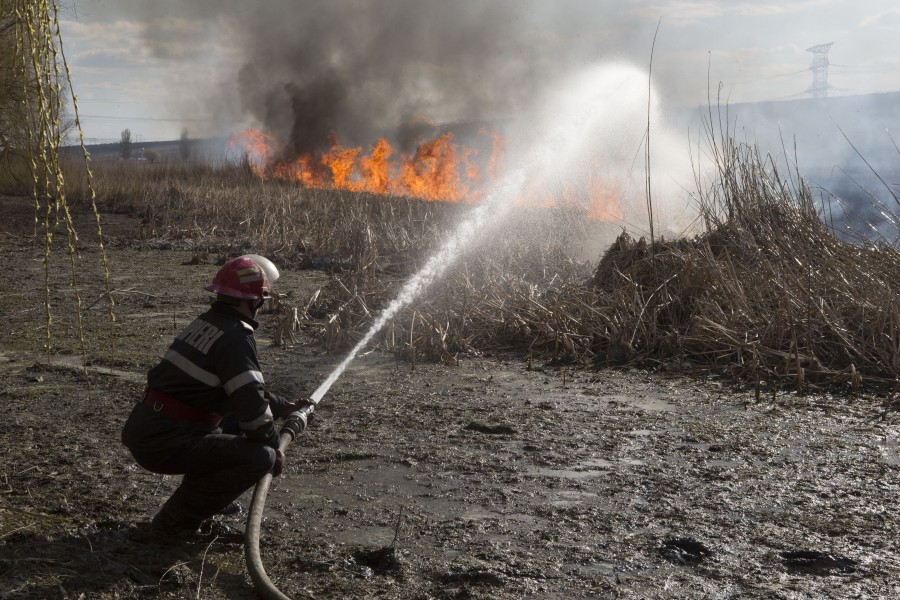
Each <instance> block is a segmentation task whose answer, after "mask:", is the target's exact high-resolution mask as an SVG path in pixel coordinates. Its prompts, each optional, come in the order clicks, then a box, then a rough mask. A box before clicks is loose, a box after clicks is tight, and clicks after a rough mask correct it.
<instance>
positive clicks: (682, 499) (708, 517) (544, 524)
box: [0, 198, 900, 599]
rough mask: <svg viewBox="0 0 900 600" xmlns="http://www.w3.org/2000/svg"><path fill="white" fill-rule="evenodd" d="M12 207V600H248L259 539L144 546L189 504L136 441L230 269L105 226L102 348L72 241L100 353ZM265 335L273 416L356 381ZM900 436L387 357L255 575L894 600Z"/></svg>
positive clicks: (366, 374)
mask: <svg viewBox="0 0 900 600" xmlns="http://www.w3.org/2000/svg"><path fill="white" fill-rule="evenodd" d="M0 206H2V211H3V212H2V214H3V216H4V218H3V219H0V245H2V252H3V256H4V257H5V263H6V273H5V277H4V279H3V282H4V283H3V293H2V294H0V306H2V313H3V314H4V315H5V317H6V318H5V322H4V331H3V335H2V339H3V347H2V350H0V399H2V405H3V409H4V416H3V419H0V456H2V459H0V465H2V466H0V598H3V599H6V598H9V599H12V598H42V599H43V598H85V599H88V598H102V599H111V598H205V599H218V598H223V599H224V598H229V599H231V598H255V597H256V594H255V592H254V590H253V587H252V584H251V582H250V579H249V576H248V574H247V568H246V565H245V562H244V556H243V551H242V548H241V545H240V543H239V542H238V543H236V542H235V537H236V536H235V534H240V532H242V531H243V526H244V516H243V515H230V516H221V517H217V518H216V520H215V522H214V523H211V524H210V525H209V527H208V529H207V531H206V533H207V535H206V536H205V537H204V538H203V539H202V540H201V541H199V542H197V543H192V544H187V545H183V546H176V547H169V546H161V545H158V544H153V543H149V542H147V541H146V538H142V536H141V532H142V528H143V526H144V525H145V524H146V522H147V520H148V519H149V518H150V517H151V516H152V514H153V512H154V511H155V509H156V508H157V507H158V506H159V505H160V504H161V502H163V501H164V499H165V498H166V497H167V496H168V494H169V493H170V492H171V491H172V489H174V487H175V486H176V485H177V478H176V477H167V476H161V475H155V474H152V473H148V472H145V471H143V470H142V469H141V468H139V467H137V466H136V465H135V464H134V463H133V461H132V460H131V458H130V456H129V455H128V453H127V451H125V449H124V448H123V447H122V446H121V444H120V442H119V430H120V428H121V425H122V423H123V422H124V420H125V418H126V416H127V414H128V411H129V410H130V408H131V406H132V404H133V403H134V402H136V401H137V400H138V398H139V396H140V393H141V390H142V387H143V377H144V373H145V372H146V370H147V369H148V368H149V367H151V366H152V365H153V364H154V363H155V362H156V361H157V360H158V358H159V356H160V355H161V354H162V352H163V351H164V349H165V348H166V346H167V345H168V344H169V342H170V341H171V337H172V336H173V335H174V333H175V332H176V331H177V330H179V329H180V328H181V327H183V326H184V325H185V324H187V323H188V322H189V321H190V320H191V319H193V317H194V316H195V315H196V314H198V313H199V312H200V311H201V310H202V309H203V307H204V305H205V302H206V294H205V292H203V290H202V287H203V285H204V284H205V283H206V282H207V281H208V279H209V278H210V277H211V276H212V274H213V273H214V272H215V270H216V265H215V262H216V256H215V255H214V254H213V255H210V256H209V257H207V258H205V259H202V260H198V259H197V253H196V252H195V251H194V250H193V249H192V248H191V247H190V244H189V243H187V242H185V243H182V244H180V245H162V244H153V243H150V242H142V243H137V242H134V239H135V238H136V237H137V235H136V232H137V231H138V229H139V226H140V225H139V221H138V220H137V219H133V218H129V217H126V216H121V215H118V216H117V215H104V231H105V234H106V236H107V239H108V241H109V244H108V248H107V256H108V259H109V269H110V274H111V275H110V283H109V286H110V289H111V290H112V296H113V298H114V299H115V301H116V307H115V316H116V318H115V321H111V320H110V318H109V311H108V308H107V304H106V300H105V296H104V289H105V287H104V286H105V284H104V280H103V277H102V273H103V267H102V266H101V264H100V260H99V256H100V254H99V252H98V250H97V249H96V247H95V246H96V244H92V243H91V239H92V238H91V227H92V225H91V223H90V218H89V215H77V218H78V219H79V220H80V223H79V226H80V229H81V242H80V244H79V255H78V258H77V259H76V264H77V269H78V274H79V295H80V298H81V303H82V306H83V307H84V310H83V314H84V322H83V329H84V337H85V340H86V342H85V347H84V351H83V350H82V347H81V343H80V341H79V337H80V336H79V335H78V334H77V323H76V321H75V320H74V318H73V313H74V310H73V309H72V306H73V292H72V288H71V286H70V280H71V269H70V266H69V262H68V261H69V259H68V257H67V255H66V253H65V251H64V246H63V240H62V236H58V237H57V239H56V241H55V242H54V248H53V253H52V254H51V260H50V265H51V268H50V274H49V281H48V282H45V278H44V277H45V276H44V271H43V269H42V258H43V255H44V250H43V247H42V243H43V239H42V238H41V239H40V241H39V243H37V244H35V243H34V240H33V237H32V231H33V209H32V206H31V205H30V204H29V201H27V200H24V199H10V198H5V199H2V201H0ZM328 278H329V276H328V275H326V274H324V273H322V272H320V271H312V270H302V269H299V268H286V269H284V270H283V276H282V279H281V280H280V281H279V289H280V290H281V291H286V292H287V291H289V292H291V293H293V294H295V295H296V297H298V298H304V297H307V296H308V295H309V294H311V293H312V292H313V291H315V290H316V289H318V288H319V287H321V285H322V284H323V283H324V282H326V281H327V280H328ZM47 293H49V297H50V300H51V306H52V307H53V322H52V338H51V339H52V346H51V350H50V355H49V360H48V355H47V353H46V352H45V351H44V350H43V347H44V344H45V341H46V337H47V333H46V323H47V317H46V314H45V311H44V308H43V300H44V297H45V294H47ZM261 321H262V327H261V331H260V332H259V335H258V338H259V340H258V341H259V346H260V351H261V360H262V363H263V370H264V372H265V374H266V379H267V381H268V382H269V384H270V386H271V387H272V389H273V390H274V391H276V392H279V393H285V394H291V395H301V394H309V393H311V392H312V391H313V390H314V389H315V388H316V387H317V386H318V384H319V383H320V382H321V381H322V380H324V378H325V377H326V376H327V375H328V373H329V372H330V370H331V368H332V367H333V366H334V365H335V364H336V363H337V362H339V361H340V359H341V358H343V355H342V354H340V353H327V352H326V351H325V350H324V349H323V347H322V345H321V343H320V341H319V339H318V338H317V337H316V335H315V334H316V327H315V326H310V327H307V328H305V329H303V330H301V331H300V332H299V333H298V334H297V335H296V338H295V339H294V340H293V343H292V344H290V345H285V346H281V347H276V346H275V345H274V344H273V325H272V319H271V316H270V315H266V314H264V315H262V319H261ZM83 352H84V353H85V354H86V356H87V363H88V364H87V366H83V365H82V360H81V358H80V356H81V355H82V353H83ZM898 422H900V415H897V414H896V412H895V411H893V410H892V409H891V407H890V406H887V407H885V405H884V398H881V397H875V396H868V395H855V396H848V395H828V394H824V393H823V394H805V395H801V394H797V393H795V392H792V391H790V390H780V391H776V392H775V393H770V394H764V395H763V396H762V397H761V398H759V399H758V400H757V398H756V397H755V394H754V390H752V389H751V390H747V391H741V390H736V389H734V388H733V387H732V386H730V385H729V384H727V383H722V382H718V381H715V380H705V379H697V378H689V377H686V376H683V375H678V374H673V373H662V372H652V371H647V370H638V369H629V368H619V369H587V368H572V367H568V366H561V365H553V364H544V363H538V362H531V363H529V361H528V360H527V359H526V357H522V356H517V355H503V354H495V355H491V356H481V357H468V358H463V359H460V360H459V362H458V363H457V364H453V365H446V364H429V363H422V362H417V363H415V364H412V363H410V362H405V361H402V360H399V359H398V358H396V357H395V356H394V355H393V354H389V353H386V352H384V351H383V350H382V349H379V348H374V349H368V350H367V351H366V352H364V353H363V355H362V356H361V357H359V358H358V359H357V360H355V361H354V362H353V363H352V364H351V365H350V368H349V369H348V370H347V372H346V373H344V375H343V376H342V377H341V378H340V379H339V380H338V381H337V383H336V384H335V385H334V387H333V388H332V389H331V391H330V392H329V393H328V394H327V395H326V397H325V400H324V401H323V403H322V405H321V406H320V410H319V411H318V414H317V418H316V419H315V420H314V421H313V423H312V425H311V426H310V428H309V429H308V430H307V432H306V433H305V434H304V435H303V436H302V437H300V438H298V439H297V440H296V441H295V442H294V443H293V444H292V445H291V447H290V448H289V449H288V466H287V467H286V470H285V473H284V474H283V475H282V476H281V477H279V478H278V479H276V480H275V482H274V483H273V486H272V489H271V490H270V493H269V498H268V502H267V504H266V512H265V518H264V521H263V528H262V535H261V538H262V543H261V548H262V556H263V561H264V565H265V568H266V571H267V573H268V575H269V577H270V578H271V579H272V581H273V582H274V583H275V584H276V585H277V586H278V588H279V589H280V590H281V591H282V592H283V593H285V594H286V595H288V596H289V597H291V598H330V597H345V598H376V597H377V598H423V599H424V598H522V597H534V598H688V599H690V598H836V599H837V598H841V599H843V598H851V597H855V598H892V597H898V596H900V583H898V582H900V577H898V576H900V560H898V554H897V543H898V542H897V540H898V539H900V518H898V517H900V515H898V508H897V501H898V492H900V484H898V478H897V475H898V467H900V435H898ZM241 501H242V503H243V505H244V507H245V508H246V507H247V506H248V505H249V502H250V499H249V494H247V495H246V496H245V497H243V498H242V499H241Z"/></svg>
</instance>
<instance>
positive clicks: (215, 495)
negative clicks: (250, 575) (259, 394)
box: [122, 405, 275, 530]
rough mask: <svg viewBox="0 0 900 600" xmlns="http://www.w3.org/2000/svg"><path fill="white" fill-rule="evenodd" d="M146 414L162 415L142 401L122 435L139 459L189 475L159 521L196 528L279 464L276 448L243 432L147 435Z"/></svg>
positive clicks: (168, 472)
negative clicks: (144, 406) (142, 422)
mask: <svg viewBox="0 0 900 600" xmlns="http://www.w3.org/2000/svg"><path fill="white" fill-rule="evenodd" d="M151 410H152V409H151ZM141 414H143V415H146V417H148V418H149V419H152V420H154V421H157V419H158V417H157V416H156V415H148V414H147V413H146V411H145V410H143V408H142V407H141V405H138V407H136V410H135V411H134V412H133V413H132V415H131V417H129V419H128V422H127V423H126V425H125V428H124V429H123V432H122V433H123V435H122V441H123V442H124V443H125V445H126V446H128V448H129V450H131V453H132V455H133V456H134V458H135V460H136V461H137V462H138V464H139V465H141V466H142V467H144V468H145V469H147V470H148V471H152V472H154V473H162V474H166V475H178V474H180V475H183V476H184V477H183V478H182V480H181V484H180V485H179V486H178V488H177V489H176V490H175V492H174V493H173V494H172V496H171V497H170V498H169V499H168V500H167V501H166V502H165V504H164V505H163V507H162V508H161V509H160V511H159V514H158V515H157V517H156V519H154V522H155V523H161V524H163V525H164V526H166V527H169V528H172V529H184V530H196V529H197V528H198V527H199V526H200V524H201V523H202V522H203V521H204V520H206V519H208V518H209V517H211V516H213V515H215V514H217V513H218V512H220V511H221V510H222V509H224V508H225V507H226V506H228V505H229V504H230V503H231V502H233V501H234V500H235V499H237V498H238V496H240V495H241V494H243V493H244V492H245V491H247V490H248V489H249V488H251V487H252V486H253V485H255V484H256V482H258V481H259V480H260V479H261V478H262V477H263V475H265V474H266V473H268V472H269V471H271V470H272V466H273V465H274V464H275V450H274V449H273V448H271V447H269V446H267V445H265V444H262V443H260V442H254V441H250V440H248V439H246V438H244V437H242V436H237V435H229V434H226V433H219V432H213V433H208V434H205V435H197V436H192V437H191V438H190V439H189V440H187V441H185V440H184V439H183V438H182V439H181V440H177V438H176V439H171V438H167V436H158V435H149V436H148V435H142V431H143V430H145V428H144V427H141V426H140V422H141V421H142V420H143V419H141V418H140V417H141ZM156 424H158V421H157V423H156ZM149 429H151V430H155V429H157V428H156V427H153V426H151V427H149ZM157 432H158V430H157Z"/></svg>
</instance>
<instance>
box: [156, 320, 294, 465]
mask: <svg viewBox="0 0 900 600" xmlns="http://www.w3.org/2000/svg"><path fill="white" fill-rule="evenodd" d="M258 326H259V323H257V322H256V321H254V320H253V319H250V318H249V317H246V316H244V315H242V314H240V313H239V312H237V311H236V310H234V309H233V308H231V307H229V306H227V305H225V304H222V303H219V302H217V303H214V304H213V305H212V307H211V308H210V310H208V311H207V312H205V313H203V314H202V315H200V316H199V317H197V319H196V320H194V322H193V323H191V324H190V325H188V326H187V327H186V328H185V329H184V330H182V331H181V333H179V334H178V335H177V336H176V337H175V341H173V342H172V345H171V346H169V349H168V350H167V351H166V354H165V356H163V359H162V361H160V363H159V364H158V365H156V366H155V367H153V368H152V369H150V371H148V373H147V386H148V387H150V388H153V389H156V390H159V391H161V392H163V393H165V394H168V395H170V396H173V397H175V398H177V399H178V400H179V401H181V402H183V403H184V404H187V405H188V406H191V407H193V408H195V409H198V410H201V411H204V412H213V413H218V414H220V415H223V416H224V415H233V416H234V418H235V420H236V421H237V423H238V425H239V426H240V428H241V430H242V431H243V433H244V434H245V435H246V436H247V438H248V439H251V440H256V441H260V442H264V443H267V444H269V445H270V446H272V447H273V448H277V447H278V432H277V430H276V429H275V422H274V416H273V413H274V415H280V414H281V413H282V411H283V410H284V407H285V405H286V404H287V402H286V401H285V400H284V399H283V398H281V397H279V396H276V395H275V394H273V393H271V392H269V391H267V390H266V389H265V386H264V384H265V382H264V381H263V376H262V373H261V372H260V369H259V357H258V355H257V352H256V340H255V339H254V337H253V332H254V330H255V329H256V328H257V327H258ZM159 425H161V423H159ZM181 429H182V430H184V431H183V432H182V433H184V434H188V435H190V434H193V435H196V434H197V433H198V431H197V430H198V429H199V430H204V429H205V430H208V431H211V430H214V429H216V428H215V426H213V425H211V424H205V423H182V424H181ZM188 430H191V431H188ZM159 433H160V434H163V432H159ZM172 433H173V434H175V432H172ZM163 435H165V434H163ZM176 435H177V434H176ZM166 437H168V436H166Z"/></svg>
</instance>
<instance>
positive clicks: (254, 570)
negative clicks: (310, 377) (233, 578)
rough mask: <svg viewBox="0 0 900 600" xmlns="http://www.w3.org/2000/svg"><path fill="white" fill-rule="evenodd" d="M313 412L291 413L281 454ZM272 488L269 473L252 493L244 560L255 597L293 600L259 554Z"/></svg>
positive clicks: (311, 407) (307, 409)
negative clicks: (261, 532) (263, 517)
mask: <svg viewBox="0 0 900 600" xmlns="http://www.w3.org/2000/svg"><path fill="white" fill-rule="evenodd" d="M314 410H315V405H309V406H305V407H303V408H302V409H300V410H298V411H297V412H294V413H291V414H290V416H288V418H287V419H285V422H284V425H283V426H282V428H281V437H280V439H279V442H278V448H279V449H280V450H281V451H282V452H285V450H287V447H288V446H289V445H290V444H291V442H292V441H294V438H295V437H297V436H298V435H300V434H301V433H303V430H304V429H306V423H307V420H308V419H309V416H310V415H311V414H312V412H313V411H314ZM271 484H272V474H271V473H266V474H265V476H263V478H262V479H260V480H259V481H258V482H257V484H256V488H255V489H254V490H253V499H252V500H251V501H250V514H249V515H248V517H247V527H246V531H245V533H244V557H245V559H246V560H247V570H248V571H249V572H250V579H251V580H252V581H253V587H254V589H255V590H256V593H258V594H259V595H260V596H261V597H262V598H264V599H265V600H270V599H275V600H290V598H288V597H287V596H285V595H284V594H282V593H281V591H280V590H279V589H278V588H277V587H275V584H274V583H272V581H271V580H270V579H269V576H268V575H266V569H265V567H263V564H262V558H261V557H260V554H259V529H260V525H262V515H263V509H264V508H265V506H266V496H267V495H268V493H269V486H270V485H271Z"/></svg>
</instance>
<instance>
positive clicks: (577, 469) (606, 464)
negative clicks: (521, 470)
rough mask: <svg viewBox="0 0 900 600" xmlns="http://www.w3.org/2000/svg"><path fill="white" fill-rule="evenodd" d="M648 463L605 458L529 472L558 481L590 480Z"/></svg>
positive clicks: (637, 460)
mask: <svg viewBox="0 0 900 600" xmlns="http://www.w3.org/2000/svg"><path fill="white" fill-rule="evenodd" d="M646 464H647V463H646V462H645V461H643V460H641V459H639V458H617V459H614V460H608V459H605V458H591V459H589V460H585V461H582V462H580V463H578V464H577V465H575V466H573V467H568V468H564V469H551V468H549V467H535V468H533V469H530V470H529V471H528V473H529V474H531V475H537V476H539V477H556V478H558V479H588V478H591V477H599V476H600V475H604V474H606V472H607V471H608V470H610V469H614V468H618V467H623V466H624V467H637V466H641V465H646Z"/></svg>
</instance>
